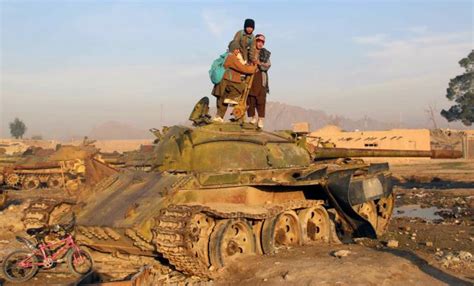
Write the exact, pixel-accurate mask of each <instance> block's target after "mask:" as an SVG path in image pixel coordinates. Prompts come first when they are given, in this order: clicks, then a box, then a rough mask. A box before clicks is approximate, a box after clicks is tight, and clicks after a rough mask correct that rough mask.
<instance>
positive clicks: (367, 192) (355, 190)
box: [348, 173, 392, 206]
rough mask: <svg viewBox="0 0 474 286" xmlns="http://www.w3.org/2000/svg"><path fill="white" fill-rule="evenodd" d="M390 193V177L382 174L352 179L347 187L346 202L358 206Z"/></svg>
mask: <svg viewBox="0 0 474 286" xmlns="http://www.w3.org/2000/svg"><path fill="white" fill-rule="evenodd" d="M391 193H392V186H391V179H390V176H385V175H384V174H383V173H380V174H377V175H375V176H370V177H362V178H355V179H352V180H351V182H350V185H349V194H348V195H349V196H348V202H349V204H350V205H352V206H354V205H358V204H362V203H364V202H367V201H370V200H377V199H380V198H381V197H384V196H388V195H389V194H391Z"/></svg>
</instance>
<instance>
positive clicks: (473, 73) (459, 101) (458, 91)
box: [441, 50, 474, 126]
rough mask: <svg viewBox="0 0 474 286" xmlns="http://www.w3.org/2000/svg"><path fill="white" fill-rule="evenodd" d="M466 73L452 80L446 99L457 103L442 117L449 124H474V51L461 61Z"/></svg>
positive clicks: (443, 111) (444, 111) (460, 63)
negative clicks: (456, 122)
mask: <svg viewBox="0 0 474 286" xmlns="http://www.w3.org/2000/svg"><path fill="white" fill-rule="evenodd" d="M459 65H461V67H463V68H464V69H465V70H466V71H465V72H464V74H462V75H458V76H457V77H455V78H453V79H451V81H450V82H449V87H448V89H447V94H446V97H447V98H448V99H449V100H450V101H453V100H454V102H456V104H455V105H453V106H451V107H450V108H449V109H448V110H444V109H443V110H442V111H441V115H442V116H443V117H444V118H446V119H447V120H448V121H449V122H451V121H458V120H460V121H461V122H462V123H463V124H464V125H466V126H471V125H472V123H473V122H474V50H472V51H471V53H470V54H469V55H468V56H467V57H465V58H463V59H462V60H460V61H459Z"/></svg>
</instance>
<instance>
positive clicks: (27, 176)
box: [0, 145, 98, 190]
mask: <svg viewBox="0 0 474 286" xmlns="http://www.w3.org/2000/svg"><path fill="white" fill-rule="evenodd" d="M97 152H98V150H97V149H95V148H94V147H92V146H69V145H64V146H58V148H57V150H54V149H41V148H30V149H28V150H27V151H25V152H24V153H23V154H22V156H21V157H18V156H10V157H8V158H7V157H5V158H4V159H3V160H2V159H1V158H0V161H2V162H3V167H2V168H1V172H2V174H1V176H0V179H1V180H0V185H1V184H3V185H4V187H9V188H15V189H25V190H33V189H38V188H42V187H46V188H53V189H54V188H63V187H66V188H67V189H68V190H77V189H78V188H79V186H80V185H81V184H83V183H84V181H85V178H86V165H87V164H89V163H90V162H89V163H88V161H90V160H94V156H95V155H96V154H97Z"/></svg>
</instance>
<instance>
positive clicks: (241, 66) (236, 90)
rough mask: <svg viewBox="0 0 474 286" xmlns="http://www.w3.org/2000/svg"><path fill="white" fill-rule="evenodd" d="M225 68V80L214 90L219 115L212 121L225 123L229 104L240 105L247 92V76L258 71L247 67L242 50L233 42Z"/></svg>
mask: <svg viewBox="0 0 474 286" xmlns="http://www.w3.org/2000/svg"><path fill="white" fill-rule="evenodd" d="M224 67H225V69H226V72H225V73H224V78H223V79H222V81H221V82H220V83H218V84H216V85H215V86H214V88H213V89H212V95H214V96H215V97H216V104H217V113H216V116H215V117H214V118H213V119H212V120H213V121H214V122H224V116H225V113H226V111H227V106H228V104H231V105H235V104H238V102H237V100H238V98H239V97H240V96H242V94H243V92H244V90H245V82H244V78H245V76H248V75H251V74H253V73H255V71H256V69H257V66H255V65H246V64H245V63H243V62H242V61H241V50H240V48H239V44H238V43H237V42H232V43H231V45H230V46H229V53H228V55H227V58H226V60H225V62H224Z"/></svg>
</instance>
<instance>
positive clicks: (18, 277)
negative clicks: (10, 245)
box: [2, 250, 38, 283]
mask: <svg viewBox="0 0 474 286" xmlns="http://www.w3.org/2000/svg"><path fill="white" fill-rule="evenodd" d="M22 262H23V263H22ZM20 263H22V264H23V265H20ZM37 271H38V258H37V257H36V256H35V255H32V254H31V252H29V251H26V250H16V251H14V252H12V253H10V254H9V255H7V257H5V260H4V261H3V265H2V274H3V276H4V277H5V279H7V280H8V281H10V282H17V283H19V282H26V281H28V280H30V279H31V278H32V277H33V276H35V274H36V272H37Z"/></svg>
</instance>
